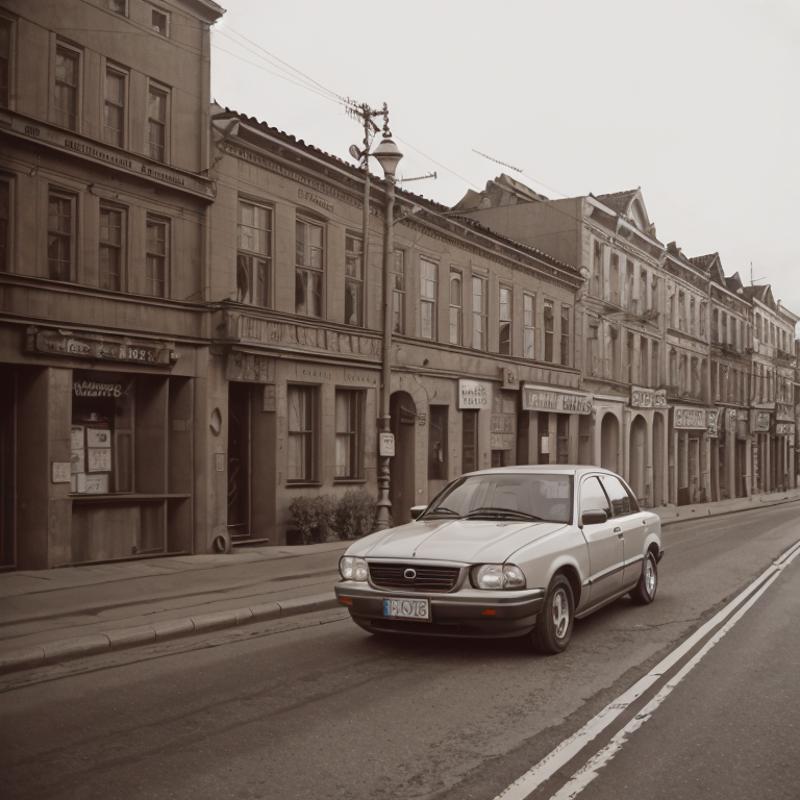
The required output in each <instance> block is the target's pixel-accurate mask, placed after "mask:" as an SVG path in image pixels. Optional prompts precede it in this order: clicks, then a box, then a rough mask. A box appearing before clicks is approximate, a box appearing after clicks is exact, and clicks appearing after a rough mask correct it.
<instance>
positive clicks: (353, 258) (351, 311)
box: [344, 234, 364, 325]
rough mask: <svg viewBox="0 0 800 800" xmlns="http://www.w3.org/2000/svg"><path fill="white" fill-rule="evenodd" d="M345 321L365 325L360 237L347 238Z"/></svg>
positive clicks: (362, 261) (348, 236)
mask: <svg viewBox="0 0 800 800" xmlns="http://www.w3.org/2000/svg"><path fill="white" fill-rule="evenodd" d="M344 247H345V254H344V271H345V278H344V321H345V324H346V325H363V324H364V246H363V243H362V240H361V239H360V238H359V237H358V236H353V235H352V234H347V236H345V245H344Z"/></svg>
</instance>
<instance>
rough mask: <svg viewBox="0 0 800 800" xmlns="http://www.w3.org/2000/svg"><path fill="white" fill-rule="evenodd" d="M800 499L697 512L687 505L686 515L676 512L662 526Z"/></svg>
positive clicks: (770, 501) (794, 501)
mask: <svg viewBox="0 0 800 800" xmlns="http://www.w3.org/2000/svg"><path fill="white" fill-rule="evenodd" d="M798 501H800V497H782V498H781V499H780V500H769V501H764V500H761V501H759V503H758V504H756V503H751V504H750V505H747V506H743V507H742V508H730V509H719V510H718V511H712V510H711V509H710V508H707V509H706V512H705V513H703V512H700V513H697V511H696V509H695V508H694V507H693V506H686V508H687V509H690V510H689V511H688V512H687V513H686V514H685V515H680V514H676V515H675V516H674V517H673V518H671V519H666V520H665V519H662V520H661V526H662V527H664V526H665V525H675V524H677V523H679V522H693V521H695V520H700V519H709V518H710V517H726V516H729V515H731V514H741V513H742V512H746V511H758V510H760V509H764V508H769V507H771V506H784V505H786V504H787V503H797V502H798ZM656 513H658V512H656Z"/></svg>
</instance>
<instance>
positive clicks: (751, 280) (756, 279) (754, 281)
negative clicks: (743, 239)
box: [750, 261, 766, 286]
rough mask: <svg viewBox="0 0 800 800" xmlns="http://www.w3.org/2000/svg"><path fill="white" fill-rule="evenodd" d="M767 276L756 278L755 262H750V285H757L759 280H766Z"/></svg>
mask: <svg viewBox="0 0 800 800" xmlns="http://www.w3.org/2000/svg"><path fill="white" fill-rule="evenodd" d="M765 280H766V278H754V277H753V262H752V261H751V262H750V285H751V286H755V285H756V284H757V283H758V282H759V281H765Z"/></svg>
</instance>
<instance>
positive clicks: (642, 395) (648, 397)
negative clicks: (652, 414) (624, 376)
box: [631, 386, 667, 408]
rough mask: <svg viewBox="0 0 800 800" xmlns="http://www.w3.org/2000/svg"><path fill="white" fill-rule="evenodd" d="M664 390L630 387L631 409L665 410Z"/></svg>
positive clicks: (665, 398)
mask: <svg viewBox="0 0 800 800" xmlns="http://www.w3.org/2000/svg"><path fill="white" fill-rule="evenodd" d="M666 407H667V390H666V389H645V388H644V387H642V386H631V408H666Z"/></svg>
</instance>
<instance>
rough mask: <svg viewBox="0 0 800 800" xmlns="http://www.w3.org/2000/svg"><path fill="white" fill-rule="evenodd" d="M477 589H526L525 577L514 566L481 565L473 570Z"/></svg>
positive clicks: (473, 581) (473, 580) (473, 582)
mask: <svg viewBox="0 0 800 800" xmlns="http://www.w3.org/2000/svg"><path fill="white" fill-rule="evenodd" d="M472 584H473V586H475V588H476V589H524V588H525V575H524V574H523V572H522V570H521V569H520V568H519V567H517V566H516V565H514V564H481V565H480V566H477V567H473V568H472Z"/></svg>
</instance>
